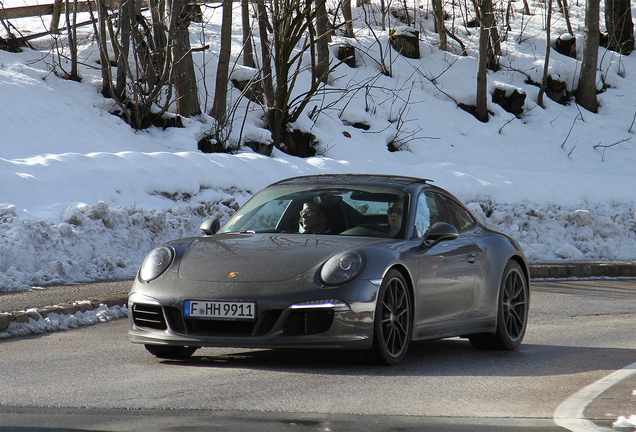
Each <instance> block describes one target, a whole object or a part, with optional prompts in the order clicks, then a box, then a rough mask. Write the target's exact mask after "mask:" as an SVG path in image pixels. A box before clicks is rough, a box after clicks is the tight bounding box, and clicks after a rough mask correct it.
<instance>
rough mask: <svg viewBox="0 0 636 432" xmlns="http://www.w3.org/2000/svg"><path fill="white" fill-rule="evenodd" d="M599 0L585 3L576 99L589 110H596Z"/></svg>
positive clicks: (588, 0)
mask: <svg viewBox="0 0 636 432" xmlns="http://www.w3.org/2000/svg"><path fill="white" fill-rule="evenodd" d="M599 2H600V1H599V0H587V3H586V5H585V38H584V40H583V60H582V64H581V74H580V75H579V86H578V88H577V89H576V101H577V103H578V104H579V105H581V106H582V107H583V108H585V109H586V110H588V111H591V112H597V111H598V100H597V98H596V70H597V63H598V41H599V13H600V12H599Z"/></svg>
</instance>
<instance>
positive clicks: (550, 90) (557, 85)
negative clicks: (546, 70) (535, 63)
mask: <svg viewBox="0 0 636 432" xmlns="http://www.w3.org/2000/svg"><path fill="white" fill-rule="evenodd" d="M545 94H546V96H548V97H549V98H550V99H552V100H553V101H555V102H556V103H560V104H561V105H567V103H568V102H569V101H570V98H571V94H570V93H569V92H568V85H567V83H565V82H564V81H559V80H555V79H554V78H552V77H551V76H549V75H548V79H547V82H546V86H545Z"/></svg>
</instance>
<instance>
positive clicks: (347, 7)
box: [341, 0, 355, 38]
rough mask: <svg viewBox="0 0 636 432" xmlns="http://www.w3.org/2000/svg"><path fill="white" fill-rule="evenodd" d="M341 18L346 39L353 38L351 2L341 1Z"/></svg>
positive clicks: (348, 0) (347, 0) (349, 0)
mask: <svg viewBox="0 0 636 432" xmlns="http://www.w3.org/2000/svg"><path fill="white" fill-rule="evenodd" d="M341 4H342V16H343V17H344V19H345V31H344V35H345V36H346V37H350V38H352V37H355V34H354V33H353V13H352V12H351V0H342V2H341Z"/></svg>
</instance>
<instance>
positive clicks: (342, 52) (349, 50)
mask: <svg viewBox="0 0 636 432" xmlns="http://www.w3.org/2000/svg"><path fill="white" fill-rule="evenodd" d="M338 60H340V61H344V63H345V64H346V65H347V66H349V67H350V68H355V67H356V49H355V48H354V47H353V46H351V45H340V46H339V47H338Z"/></svg>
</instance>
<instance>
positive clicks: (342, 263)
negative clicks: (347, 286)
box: [320, 251, 364, 285]
mask: <svg viewBox="0 0 636 432" xmlns="http://www.w3.org/2000/svg"><path fill="white" fill-rule="evenodd" d="M363 268H364V256H363V255H362V254H361V253H360V252H358V251H348V252H343V253H339V254H338V255H334V256H333V257H331V258H329V260H327V262H326V263H325V264H324V265H323V266H322V269H321V270H320V280H321V281H322V282H323V283H324V284H325V285H341V284H343V283H345V282H348V281H350V280H352V279H355V278H356V276H358V275H359V274H360V273H361V272H362V269H363Z"/></svg>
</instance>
